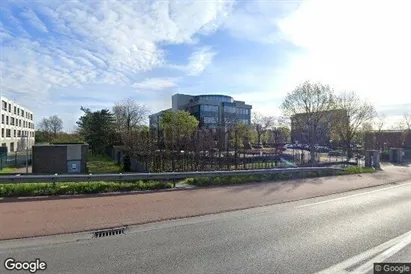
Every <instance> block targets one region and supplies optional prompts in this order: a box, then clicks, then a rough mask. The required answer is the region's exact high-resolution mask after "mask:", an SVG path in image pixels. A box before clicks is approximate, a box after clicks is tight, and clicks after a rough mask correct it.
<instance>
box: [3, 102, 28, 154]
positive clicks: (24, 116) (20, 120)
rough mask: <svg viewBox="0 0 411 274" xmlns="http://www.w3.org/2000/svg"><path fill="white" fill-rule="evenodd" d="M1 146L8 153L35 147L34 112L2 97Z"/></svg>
mask: <svg viewBox="0 0 411 274" xmlns="http://www.w3.org/2000/svg"><path fill="white" fill-rule="evenodd" d="M0 116H1V135H0V138H1V141H0V143H1V146H5V147H7V151H8V152H9V153H10V152H15V151H23V150H25V149H27V148H29V149H30V148H31V147H32V146H33V145H34V137H35V136H34V116H33V112H31V111H30V110H28V109H27V108H24V107H22V106H20V105H18V104H17V103H15V102H13V101H11V100H8V99H7V98H4V97H1V108H0Z"/></svg>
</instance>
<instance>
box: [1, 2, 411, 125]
mask: <svg viewBox="0 0 411 274" xmlns="http://www.w3.org/2000/svg"><path fill="white" fill-rule="evenodd" d="M410 11H411V1H407V0H393V1H379V0H374V1H367V0H362V1H353V0H345V1H334V0H325V1H320V0H306V1H286V0H277V1H269V0H265V1H244V0H243V1H219V0H213V1H211V0H207V1H206V0H202V1H191V0H181V1H143V0H142V1H121V0H117V1H114V0H104V1H103V0H99V1H94V0H90V1H83V0H68V1H55V0H47V1H39V0H29V1H21V0H14V1H8V0H2V1H0V42H1V44H0V81H1V82H0V92H1V95H2V96H5V97H7V98H9V99H12V100H15V101H17V102H18V103H20V104H22V105H23V106H25V107H27V108H29V109H31V110H32V111H33V112H34V114H35V122H36V123H38V122H39V121H40V120H41V119H42V118H43V117H47V116H51V115H59V116H60V117H61V118H62V119H63V122H64V129H65V130H66V131H72V130H74V129H75V125H76V121H77V119H78V117H79V116H80V115H81V113H82V112H81V110H80V107H81V106H83V107H87V108H90V109H93V110H97V109H102V108H109V109H111V108H112V106H113V105H114V104H115V103H116V102H119V101H122V100H124V99H127V98H133V99H135V100H136V101H137V102H139V103H142V104H145V105H147V106H148V108H149V109H150V110H151V112H152V113H155V112H157V111H159V110H162V109H164V108H168V107H170V106H171V96H172V95H173V94H175V93H185V94H206V93H213V94H226V95H231V96H233V97H234V98H235V99H236V100H244V101H246V103H249V104H252V105H253V110H254V111H258V112H260V113H262V114H264V115H273V116H277V115H281V110H280V108H279V107H280V105H281V103H282V100H283V98H284V96H285V95H286V94H287V92H290V91H292V90H293V89H294V88H295V87H296V86H297V85H298V84H300V83H302V82H303V81H305V80H311V81H320V82H322V83H324V84H328V85H330V86H331V87H333V88H334V89H335V91H336V92H337V93H338V92H341V91H355V92H356V93H357V94H358V95H359V96H361V98H362V99H364V100H368V101H370V102H371V103H372V104H374V105H375V106H376V108H377V110H378V111H379V112H381V113H384V114H385V115H386V116H387V119H386V127H387V128H388V127H389V126H390V125H393V124H394V123H396V121H398V120H399V119H401V116H402V115H403V113H404V112H408V111H411V87H410V85H409V79H410V75H411V72H410V71H411V67H410V66H411V50H410V49H411V36H410V34H409V33H410V31H409V26H411V17H410V16H409V13H410Z"/></svg>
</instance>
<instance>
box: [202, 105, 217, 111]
mask: <svg viewBox="0 0 411 274" xmlns="http://www.w3.org/2000/svg"><path fill="white" fill-rule="evenodd" d="M200 109H201V111H212V112H217V111H218V106H213V105H200Z"/></svg>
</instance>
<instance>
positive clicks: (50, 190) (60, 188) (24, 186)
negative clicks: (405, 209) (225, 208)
mask: <svg viewBox="0 0 411 274" xmlns="http://www.w3.org/2000/svg"><path fill="white" fill-rule="evenodd" d="M374 172H375V170H374V169H372V168H361V167H348V168H346V169H345V170H344V171H342V172H337V175H350V174H359V173H374ZM331 175H335V173H334V171H332V170H323V171H321V172H315V171H310V172H302V173H287V174H263V175H243V176H221V177H211V178H208V177H199V178H187V179H185V180H183V181H181V182H179V183H178V184H180V185H184V184H185V185H193V186H223V185H237V184H247V183H258V182H267V181H285V180H292V179H299V178H314V177H325V176H331ZM172 187H173V184H172V183H170V182H161V181H137V182H78V183H63V182H61V183H56V184H55V185H53V183H19V184H4V185H0V197H29V196H56V195H75V194H93V193H107V192H124V191H136V190H155V189H166V188H172Z"/></svg>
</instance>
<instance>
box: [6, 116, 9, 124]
mask: <svg viewBox="0 0 411 274" xmlns="http://www.w3.org/2000/svg"><path fill="white" fill-rule="evenodd" d="M8 124H9V116H6V125H8Z"/></svg>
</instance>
